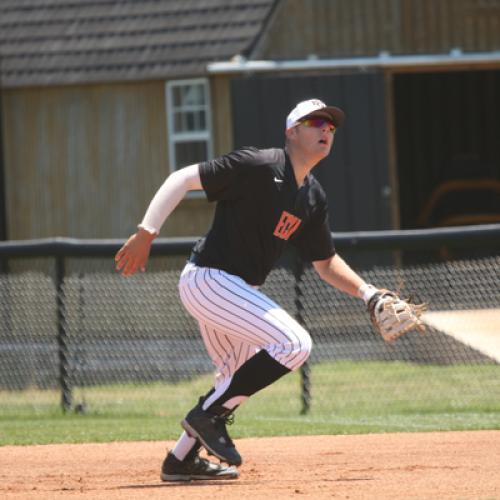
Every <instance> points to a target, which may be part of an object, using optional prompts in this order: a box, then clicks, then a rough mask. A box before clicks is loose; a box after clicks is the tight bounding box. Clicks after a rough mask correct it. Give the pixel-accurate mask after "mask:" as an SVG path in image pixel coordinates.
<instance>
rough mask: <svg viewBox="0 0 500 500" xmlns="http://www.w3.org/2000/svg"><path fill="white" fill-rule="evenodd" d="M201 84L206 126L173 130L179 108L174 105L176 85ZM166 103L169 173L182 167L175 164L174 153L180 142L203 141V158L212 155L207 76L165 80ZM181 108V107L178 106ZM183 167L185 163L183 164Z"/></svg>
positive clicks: (210, 110)
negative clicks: (183, 130) (200, 128)
mask: <svg viewBox="0 0 500 500" xmlns="http://www.w3.org/2000/svg"><path fill="white" fill-rule="evenodd" d="M200 84H202V86H203V92H204V98H205V104H204V105H205V110H206V115H205V123H206V128H205V130H203V131H199V130H197V131H192V132H175V128H174V119H175V111H177V110H178V109H179V108H175V106H174V95H173V94H174V92H173V90H174V89H175V88H177V87H186V86H189V85H200ZM165 93H166V104H167V135H168V160H169V171H170V173H172V172H175V171H176V170H179V169H180V168H183V167H181V166H178V165H177V158H176V153H175V146H176V144H178V143H180V142H190V141H205V142H206V147H207V157H206V158H204V160H209V159H211V158H212V157H213V134H212V102H211V92H210V81H209V79H208V78H187V79H182V80H170V81H168V82H166V86H165ZM180 109H182V108H180ZM183 166H184V167H185V166H187V165H183Z"/></svg>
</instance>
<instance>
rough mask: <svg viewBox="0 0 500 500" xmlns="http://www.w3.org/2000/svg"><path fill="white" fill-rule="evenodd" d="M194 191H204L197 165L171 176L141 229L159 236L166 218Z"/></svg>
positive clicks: (156, 197) (151, 205)
mask: <svg viewBox="0 0 500 500" xmlns="http://www.w3.org/2000/svg"><path fill="white" fill-rule="evenodd" d="M193 189H202V185H201V180H200V174H199V170H198V165H197V164H196V165H190V166H189V167H185V168H182V169H181V170H177V171H175V172H173V173H172V174H170V175H169V176H168V177H167V180H166V181H165V182H164V183H163V184H162V186H161V187H160V189H158V191H157V192H156V194H155V195H154V197H153V199H152V200H151V203H150V204H149V207H148V209H147V210H146V214H145V215H144V218H143V219H142V222H141V223H140V224H139V227H142V228H144V229H146V230H147V231H150V232H154V233H156V234H158V233H159V232H160V228H161V226H162V225H163V223H164V222H165V220H166V218H167V217H168V216H169V215H170V214H171V213H172V211H173V210H174V208H175V207H176V206H177V205H178V204H179V203H180V201H181V200H182V199H183V198H184V196H185V194H186V193H187V192H188V191H191V190H193Z"/></svg>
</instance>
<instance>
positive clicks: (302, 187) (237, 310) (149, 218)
mask: <svg viewBox="0 0 500 500" xmlns="http://www.w3.org/2000/svg"><path fill="white" fill-rule="evenodd" d="M343 121H344V112H343V111H342V110H341V109H339V108H337V107H333V106H327V105H326V104H324V103H323V102H322V101H320V100H318V99H310V100H307V101H303V102H300V103H299V104H297V106H296V107H295V108H294V109H293V110H292V111H291V112H290V114H289V115H288V117H287V119H286V130H285V135H286V140H285V147H284V148H275V149H265V150H259V149H256V148H252V147H248V148H243V149H240V150H237V151H234V152H232V153H230V154H227V155H225V156H222V157H220V158H216V159H213V160H210V161H205V162H203V163H200V164H197V165H191V166H188V167H185V168H183V169H180V170H178V171H176V172H174V173H172V174H171V175H170V176H169V177H168V178H167V179H166V181H165V183H164V184H163V185H162V186H161V187H160V189H159V190H158V192H157V193H156V194H155V196H154V198H153V199H152V201H151V203H150V205H149V207H148V209H147V211H146V214H145V216H144V219H143V221H142V222H141V224H139V226H138V231H137V232H136V233H135V234H133V235H132V236H131V237H130V238H129V239H128V241H127V242H126V243H125V244H124V245H123V247H122V248H121V249H120V250H119V251H118V253H117V254H116V257H115V260H116V268H117V270H118V271H121V273H122V274H123V275H124V276H131V275H133V274H134V273H135V272H136V271H138V270H140V271H144V270H145V267H146V263H147V260H148V257H149V252H150V247H151V243H152V241H153V239H154V238H155V237H156V236H157V235H158V234H159V231H160V228H161V226H162V225H163V223H164V222H165V220H166V218H167V217H168V216H169V214H170V213H171V212H172V211H173V210H174V208H175V207H176V206H177V204H178V203H179V202H180V201H181V200H182V198H183V197H184V195H185V194H186V192H188V191H190V190H195V189H203V190H204V191H205V193H206V196H207V198H208V200H209V201H215V202H217V205H216V210H215V216H214V220H213V223H212V227H211V228H210V230H209V231H208V233H207V235H206V236H205V237H204V238H202V239H200V240H199V241H198V242H197V243H196V245H195V246H194V248H193V250H192V253H191V256H190V258H189V261H188V263H187V264H186V266H185V268H184V270H183V271H182V274H181V277H180V283H179V290H180V297H181V300H182V303H183V304H184V306H185V307H186V309H187V310H188V311H189V313H190V314H191V315H192V316H193V317H194V318H195V319H196V321H197V322H198V324H199V327H200V332H201V335H202V337H203V340H204V343H205V346H206V349H207V351H208V354H209V355H210V357H211V358H212V360H213V363H214V364H215V367H216V376H215V383H214V386H213V387H212V388H211V389H210V390H209V391H208V393H207V394H206V395H204V396H202V397H201V398H200V400H199V402H198V403H197V404H196V405H195V406H194V408H193V409H192V410H191V411H189V412H188V414H187V415H186V417H185V418H184V420H183V421H182V423H181V425H182V427H183V429H184V431H183V433H182V435H181V436H180V438H179V440H178V442H177V443H176V445H175V447H174V449H173V450H171V451H170V452H168V454H167V457H166V458H165V460H164V462H163V465H162V472H161V478H162V479H163V480H164V481H183V480H184V481H185V480H192V479H233V478H236V477H238V470H237V468H236V467H237V466H239V465H240V464H241V463H242V458H241V456H240V454H239V452H238V450H237V449H236V447H235V445H234V443H233V441H232V440H231V438H230V437H229V435H228V432H227V429H226V423H227V420H228V418H229V417H230V416H231V415H232V413H233V412H234V411H235V410H236V408H238V406H240V405H241V404H243V403H244V402H245V401H246V400H247V399H248V398H249V397H250V396H252V395H253V394H255V393H256V392H258V391H260V390H261V389H263V388H264V387H266V386H268V385H270V384H272V383H273V382H275V381H276V380H278V379H279V378H280V377H282V376H283V375H286V374H287V373H289V372H291V371H292V370H296V369H297V368H299V367H300V366H301V365H302V364H303V363H304V361H306V359H307V358H308V356H309V353H310V351H311V338H310V336H309V334H308V333H307V331H306V330H305V329H304V328H303V327H302V326H301V325H300V324H299V323H297V321H295V320H294V319H293V318H292V317H291V316H290V315H289V314H288V313H287V312H285V311H284V310H283V309H282V308H281V307H280V306H279V305H278V304H276V303H275V302H274V301H273V300H271V299H270V298H269V297H267V296H266V295H264V294H263V293H262V292H261V291H259V286H260V285H262V283H263V282H264V280H265V279H266V276H267V275H268V274H269V272H270V271H271V269H272V268H273V265H274V264H275V263H276V260H277V259H278V258H279V257H280V255H281V254H282V252H283V249H284V248H285V245H287V244H288V243H289V244H291V245H293V246H294V247H296V249H297V250H298V252H299V253H300V255H301V257H302V258H303V259H304V260H306V261H310V262H312V265H313V267H314V269H315V270H316V271H317V273H318V274H319V276H320V277H321V278H322V279H323V280H325V281H326V282H327V283H329V284H330V285H332V286H334V287H336V288H338V289H339V290H341V291H343V292H345V293H347V294H350V295H353V296H355V297H359V298H362V299H363V300H364V301H365V303H368V301H369V300H370V299H371V298H372V297H373V296H374V295H375V294H377V292H378V290H377V289H376V288H375V287H374V286H372V285H370V284H367V283H365V282H364V280H363V279H362V278H361V277H360V276H359V275H358V274H357V273H355V272H354V271H353V270H352V269H351V268H350V267H349V266H348V265H347V264H346V263H345V262H344V260H343V259H342V258H341V257H340V256H339V255H338V254H337V253H336V252H335V247H334V243H333V241H332V236H331V230H330V224H329V221H328V207H327V200H326V196H325V193H324V191H323V189H322V188H321V186H320V184H319V183H318V181H317V180H316V179H315V178H314V177H313V175H312V174H311V170H312V169H313V168H314V167H315V166H316V165H317V164H318V162H319V161H321V160H322V159H323V158H325V157H326V156H327V155H328V154H329V153H330V150H331V148H332V145H333V141H334V137H335V131H336V129H337V127H339V126H341V125H342V123H343ZM201 446H203V447H204V448H205V449H206V450H207V451H208V453H209V454H210V455H214V456H216V457H218V458H219V459H220V461H221V463H220V464H219V463H215V462H212V461H209V460H207V459H204V458H201V457H200V456H199V454H198V452H199V449H200V447H201ZM223 463H227V464H228V466H225V465H223Z"/></svg>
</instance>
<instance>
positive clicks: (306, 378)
mask: <svg viewBox="0 0 500 500" xmlns="http://www.w3.org/2000/svg"><path fill="white" fill-rule="evenodd" d="M303 274H304V262H303V261H302V259H301V258H300V256H299V255H297V256H296V257H295V265H294V277H295V285H294V292H295V319H296V320H297V322H298V323H299V324H300V325H301V326H303V327H304V328H305V326H306V325H305V321H304V315H303V312H304V304H303V303H302V288H301V282H302V276H303ZM300 386H301V398H302V409H301V411H300V413H301V414H302V415H304V414H306V413H308V412H309V410H310V409H311V367H310V366H309V362H308V361H306V362H305V363H304V364H303V365H302V366H301V367H300Z"/></svg>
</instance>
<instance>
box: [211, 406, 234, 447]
mask: <svg viewBox="0 0 500 500" xmlns="http://www.w3.org/2000/svg"><path fill="white" fill-rule="evenodd" d="M214 423H215V426H216V428H217V429H218V431H219V432H220V433H221V434H222V435H223V436H224V438H225V439H226V441H227V442H228V444H229V446H232V447H234V443H233V440H232V439H231V438H230V437H229V434H228V433H227V429H226V424H227V425H233V423H234V415H233V414H232V413H231V414H230V415H216V416H215V417H214Z"/></svg>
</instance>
